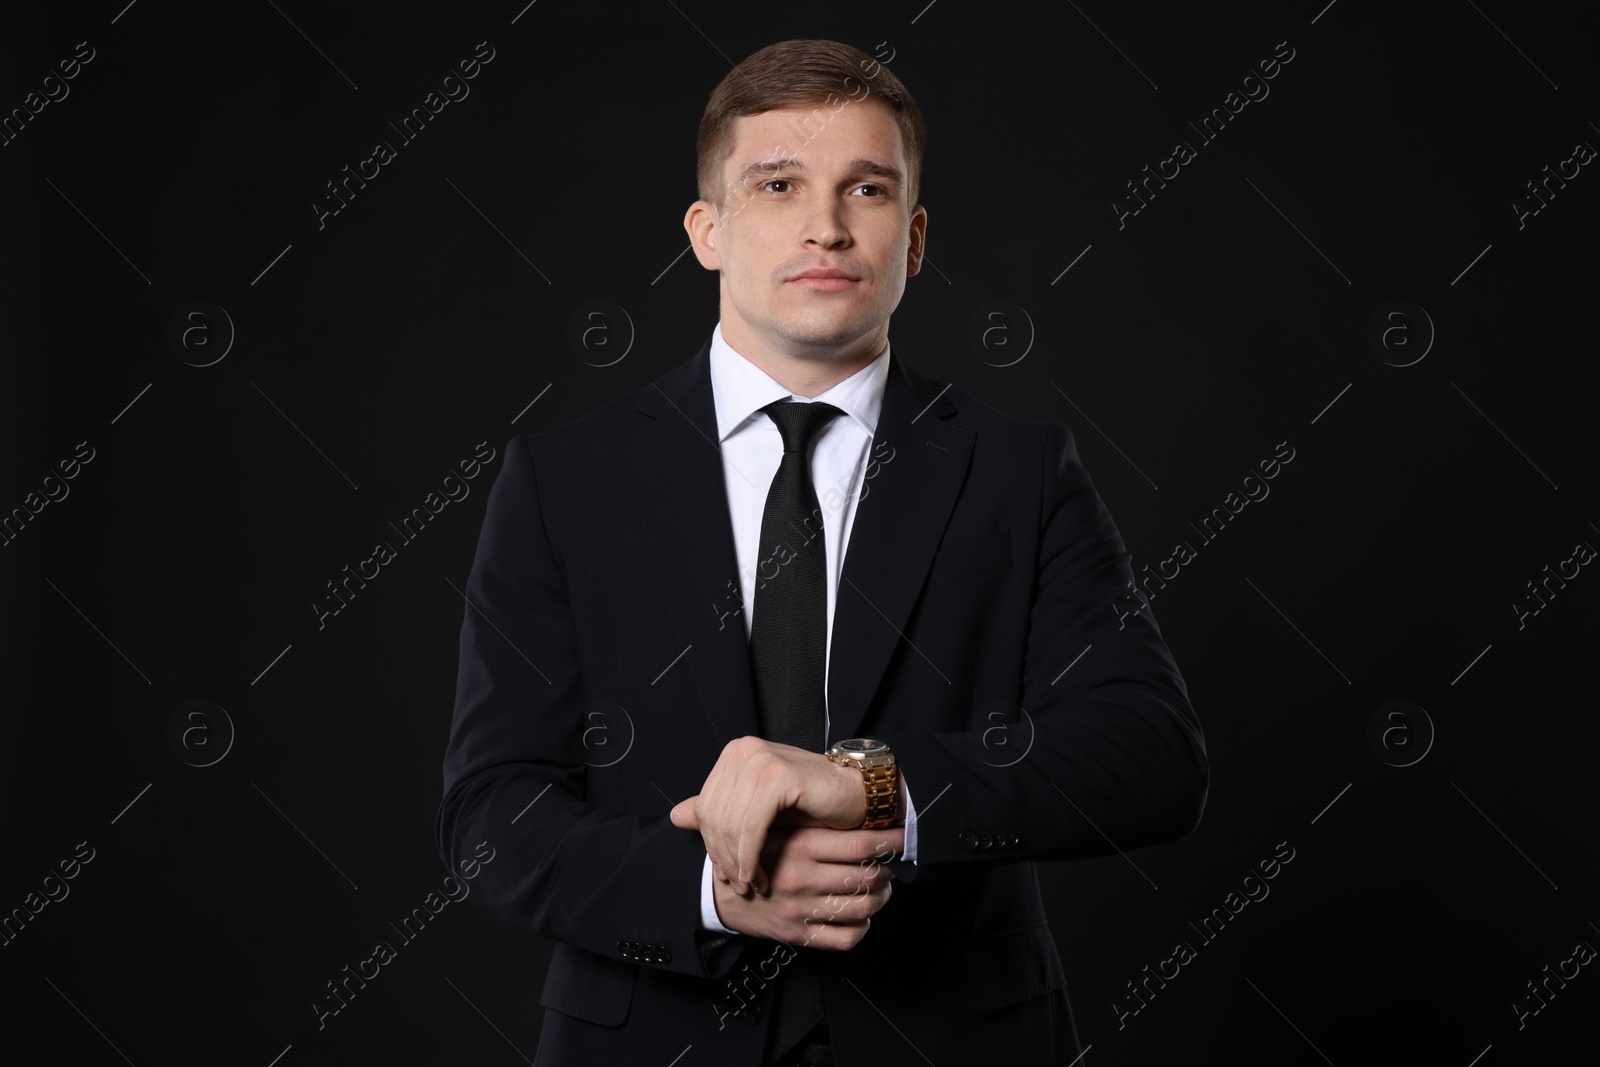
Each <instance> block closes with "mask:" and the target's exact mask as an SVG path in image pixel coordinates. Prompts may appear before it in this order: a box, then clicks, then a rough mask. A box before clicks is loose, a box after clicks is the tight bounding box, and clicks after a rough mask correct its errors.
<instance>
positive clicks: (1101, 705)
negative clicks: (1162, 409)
mask: <svg viewBox="0 0 1600 1067" xmlns="http://www.w3.org/2000/svg"><path fill="white" fill-rule="evenodd" d="M1042 460H1043V461H1042V468H1043V469H1042V472H1041V477H1042V483H1043V488H1042V509H1041V516H1040V522H1041V530H1040V542H1039V543H1040V548H1039V558H1038V560H1037V561H1036V562H1035V570H1036V585H1035V594H1034V602H1033V605H1032V608H1031V611H1030V616H1029V627H1028V640H1027V649H1026V654H1025V660H1024V663H1023V683H1022V685H1023V695H1022V699H1021V705H1022V711H1023V712H1025V713H1026V714H1025V715H1023V716H1022V717H1021V718H1020V721H1018V722H1014V723H1009V724H1006V725H1005V726H1004V727H1003V729H1004V737H1003V742H1004V743H1003V745H1002V744H995V743H994V742H995V741H997V740H1002V738H1001V737H1000V736H999V735H998V734H996V732H995V731H996V729H997V728H996V727H993V726H991V727H984V728H979V729H974V730H971V731H957V732H947V733H935V732H902V733H886V734H884V735H883V740H884V741H886V742H888V743H889V745H890V746H891V747H892V748H893V749H894V752H895V755H896V758H897V759H898V760H899V761H900V762H901V763H902V764H903V765H904V767H905V770H906V773H907V774H908V775H909V776H911V777H912V778H913V779H914V780H915V781H916V782H917V783H918V786H917V788H918V793H919V795H921V796H928V797H932V796H934V795H935V794H939V793H940V791H941V790H943V789H945V787H946V783H949V790H948V793H947V794H945V795H942V796H941V799H940V800H939V802H938V806H937V807H933V808H932V809H931V810H930V811H929V813H928V814H927V815H926V816H922V817H919V819H918V828H917V848H918V854H917V862H916V863H915V864H914V865H913V864H910V863H905V862H902V861H896V862H895V863H893V864H891V865H890V866H891V869H893V870H894V872H895V874H896V876H897V877H901V878H904V879H906V880H908V881H910V880H915V879H918V878H939V877H944V876H948V875H951V874H956V873H960V872H961V871H964V870H970V869H972V868H971V865H972V864H974V863H985V862H1004V863H1015V862H1018V861H1022V860H1045V861H1048V860H1070V859H1081V858H1089V857H1097V856H1105V855H1109V854H1111V853H1114V852H1126V851H1127V850H1129V849H1134V848H1139V847H1141V846H1144V845H1152V844H1160V843H1163V842H1167V841H1172V840H1176V839H1178V838H1180V837H1183V836H1184V835H1186V834H1188V833H1189V832H1190V831H1192V830H1193V829H1194V827H1195V826H1196V825H1197V824H1198V822H1199V819H1200V813H1201V811H1202V809H1203V808H1204V806H1205V798H1206V791H1207V787H1208V784H1209V774H1210V770H1209V764H1208V762H1207V759H1206V750H1205V738H1204V735H1203V733H1202V731H1201V728H1200V723H1199V720H1198V719H1197V718H1196V716H1195V713H1194V710H1193V709H1192V708H1191V707H1190V704H1189V696H1188V690H1187V688H1186V687H1185V685H1184V681H1183V678H1182V676H1181V675H1180V674H1179V673H1178V667H1177V664H1176V663H1175V662H1174V661H1173V658H1172V654H1171V652H1170V651H1168V649H1167V646H1166V642H1165V641H1164V640H1163V639H1162V637H1161V633H1160V630H1159V629H1157V627H1156V623H1155V618H1154V616H1153V615H1152V612H1151V609H1150V606H1149V603H1148V601H1146V600H1145V599H1144V598H1143V596H1142V595H1140V594H1139V592H1138V591H1137V589H1136V587H1135V586H1134V584H1133V581H1134V576H1133V571H1132V567H1131V563H1130V555H1129V553H1128V551H1127V550H1126V548H1125V547H1124V545H1123V542H1122V537H1121V535H1120V534H1119V533H1118V531H1117V527H1116V524H1115V523H1114V522H1113V521H1112V519H1111V514H1110V512H1109V511H1108V510H1107V509H1106V506H1105V504H1104V502H1103V501H1102V500H1101V499H1100V496H1099V494H1098V493H1097V492H1096V491H1095V488H1094V484H1093V482H1092V481H1091V480H1090V478H1089V473H1088V471H1086V470H1085V469H1084V466H1083V464H1082V462H1081V461H1080V459H1079V457H1078V451H1077V447H1076V445H1075V443H1074V441H1073V437H1072V432H1071V430H1069V429H1068V428H1067V427H1066V426H1065V425H1064V424H1061V423H1052V424H1050V425H1049V426H1048V430H1047V433H1046V434H1045V449H1044V455H1043V457H1042ZM1022 753H1025V754H1022Z"/></svg>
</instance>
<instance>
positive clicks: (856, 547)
mask: <svg viewBox="0 0 1600 1067" xmlns="http://www.w3.org/2000/svg"><path fill="white" fill-rule="evenodd" d="M942 388H944V387H939V386H938V385H937V383H935V382H933V381H932V380H931V379H929V378H926V377H924V376H923V375H921V374H919V373H917V372H916V371H914V370H912V369H911V368H910V367H908V366H907V365H906V364H905V363H904V362H903V361H902V360H901V358H900V356H899V354H898V353H897V352H891V353H890V354H889V377H888V381H887V382H886V383H885V385H884V394H883V407H882V409H881V410H880V411H879V413H878V428H877V432H876V433H874V434H873V436H872V450H871V452H870V453H869V457H870V458H869V468H868V469H869V471H871V470H872V468H871V466H870V463H871V462H872V461H873V460H876V461H877V463H878V468H877V473H876V476H875V477H873V478H872V480H871V481H869V482H866V483H864V488H863V489H862V492H864V493H865V496H864V498H863V499H861V500H860V501H859V502H858V503H857V504H856V515H855V520H854V522H853V523H852V525H851V528H850V542H849V544H847V545H846V546H845V553H844V570H843V572H842V573H841V574H840V577H839V593H838V599H837V600H836V601H835V602H834V608H833V634H832V637H831V643H830V646H829V647H830V649H831V651H830V653H829V664H828V717H829V730H828V740H829V742H830V743H831V742H834V741H842V740H845V739H846V738H851V737H855V736H856V735H857V733H858V731H859V730H860V727H861V721H862V719H863V718H864V717H865V715H866V713H867V708H868V707H869V705H870V704H871V703H872V699H873V697H874V696H875V695H876V693H877V691H878V684H879V682H880V681H882V679H883V673H884V671H885V670H886V669H887V668H888V665H889V657H890V656H891V654H893V652H894V650H895V648H896V646H897V645H899V644H900V643H901V642H902V641H903V640H904V638H903V636H902V635H903V633H904V631H905V626H906V620H907V619H908V618H909V617H910V615H911V608H912V606H913V605H914V604H915V603H916V600H917V594H918V592H919V591H920V590H921V589H922V582H923V579H924V578H926V577H927V574H928V568H929V566H930V565H931V564H932V563H933V555H934V552H935V550H936V549H937V548H938V546H939V541H940V539H941V538H942V537H943V536H944V528H945V524H946V523H947V522H948V521H949V518H950V510H951V509H952V508H953V507H954V506H955V502H956V497H957V495H958V494H959V492H960V489H961V483H962V481H963V480H964V479H965V477H966V472H967V462H968V460H969V459H970V458H971V456H972V434H971V433H969V432H968V431H966V430H964V429H962V428H960V427H959V426H956V425H953V424H952V423H950V422H947V421H945V420H947V419H949V418H950V416H952V415H954V414H955V413H956V406H955V404H954V403H953V402H952V401H951V399H950V397H949V396H948V395H947V394H945V393H943V392H942ZM907 654H908V655H911V656H914V657H916V658H917V659H918V660H919V661H920V660H922V655H921V653H920V652H918V651H916V650H915V649H911V650H910V651H908V653H907ZM924 662H925V661H924ZM928 669H929V670H939V668H938V666H936V665H933V664H929V665H928ZM941 673H943V672H941ZM947 680H948V679H947Z"/></svg>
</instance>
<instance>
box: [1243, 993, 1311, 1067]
mask: <svg viewBox="0 0 1600 1067" xmlns="http://www.w3.org/2000/svg"><path fill="white" fill-rule="evenodd" d="M1239 977H1240V978H1244V975H1242V974H1241V975H1240V976H1239ZM1244 980H1245V981H1246V982H1250V979H1248V978H1244ZM1250 988H1251V989H1255V991H1256V992H1257V993H1260V994H1261V999H1262V1000H1264V1001H1266V1002H1267V1003H1268V1004H1271V1005H1272V1010H1273V1011H1275V1012H1277V1013H1278V1014H1279V1015H1282V1016H1283V1021H1284V1022H1286V1023H1288V1024H1289V1025H1290V1026H1294V1020H1292V1019H1290V1018H1289V1017H1288V1016H1287V1015H1284V1014H1283V1012H1282V1010H1280V1009H1279V1007H1278V1006H1277V1005H1276V1004H1273V1003H1272V998H1270V997H1268V996H1267V995H1266V994H1265V993H1262V992H1261V990H1260V989H1258V988H1256V984H1255V983H1254V982H1250ZM1294 1032H1295V1033H1297V1034H1299V1035H1300V1036H1301V1037H1305V1041H1306V1044H1308V1045H1310V1046H1311V1047H1312V1048H1314V1049H1316V1051H1317V1055H1318V1056H1322V1050H1321V1049H1320V1048H1317V1046H1316V1044H1315V1043H1314V1042H1313V1041H1312V1040H1311V1039H1310V1038H1309V1037H1306V1034H1305V1031H1304V1030H1302V1029H1300V1028H1299V1027H1298V1026H1294ZM1322 1058H1323V1059H1324V1060H1325V1061H1326V1062H1327V1064H1328V1067H1333V1061H1332V1060H1330V1059H1328V1057H1326V1056H1322Z"/></svg>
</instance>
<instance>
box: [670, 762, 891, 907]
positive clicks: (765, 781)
mask: <svg viewBox="0 0 1600 1067" xmlns="http://www.w3.org/2000/svg"><path fill="white" fill-rule="evenodd" d="M671 818H672V825H674V826H677V827H679V828H681V829H684V830H699V831H700V836H701V838H702V839H703V840H704V841H705V844H706V854H707V855H708V856H710V857H711V862H712V863H713V864H714V865H715V866H716V867H717V869H718V871H719V873H720V874H722V875H723V876H725V877H726V878H727V879H728V881H730V882H731V883H732V884H733V888H734V889H735V891H737V892H739V893H741V894H742V893H744V892H746V891H747V890H748V889H750V888H751V887H752V886H753V887H755V889H756V891H757V892H762V893H764V892H766V887H767V880H766V874H765V872H763V871H762V870H761V864H760V858H761V848H762V845H764V844H765V843H766V838H767V830H768V829H769V828H770V827H771V826H772V825H773V824H774V823H775V822H781V823H783V824H785V825H800V826H808V825H809V826H826V827H829V828H831V829H834V830H854V829H857V828H858V827H860V826H861V824H862V823H864V822H865V821H866V818H867V794H866V789H865V788H864V787H863V785H862V780H861V772H860V771H858V770H856V769H855V768H853V767H841V766H840V765H838V764H836V763H834V762H833V761H832V760H830V759H828V757H827V756H824V755H822V754H821V753H817V752H807V751H805V750H804V749H799V748H795V747H794V746H793V745H780V744H777V743H775V742H772V741H768V740H766V739H765V738H761V737H755V736H753V735H752V736H749V737H740V738H736V739H734V740H732V741H729V742H728V743H727V745H725V746H723V749H722V755H721V756H720V757H718V759H717V763H716V766H714V767H712V768H711V773H710V774H709V775H707V776H706V781H705V784H704V785H703V786H701V787H700V793H699V794H698V795H696V796H692V797H690V798H689V799H688V800H685V801H683V802H682V803H680V804H677V805H675V806H674V807H673V809H672V812H671ZM733 872H737V874H734V873H733Z"/></svg>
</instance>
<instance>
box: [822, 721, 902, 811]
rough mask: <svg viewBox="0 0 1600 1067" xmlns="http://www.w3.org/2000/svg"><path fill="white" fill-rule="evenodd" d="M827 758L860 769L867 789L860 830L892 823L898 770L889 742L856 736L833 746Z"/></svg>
mask: <svg viewBox="0 0 1600 1067" xmlns="http://www.w3.org/2000/svg"><path fill="white" fill-rule="evenodd" d="M828 758H829V759H830V760H832V761H833V762H834V763H837V764H839V766H841V767H854V768H856V769H857V770H859V771H860V772H861V779H862V783H863V784H864V785H865V786H866V789H867V818H866V821H865V822H863V823H862V824H861V828H862V829H865V830H877V829H881V828H882V827H885V826H888V825H889V824H890V823H892V822H894V819H895V815H896V813H897V809H898V808H899V804H900V770H899V768H897V767H896V766H895V763H894V752H893V751H892V750H890V748H889V746H888V745H886V744H884V743H883V742H882V741H875V740H873V739H872V738H870V737H856V738H852V739H851V740H849V741H840V742H838V743H837V744H835V745H833V746H832V747H831V748H829V749H828Z"/></svg>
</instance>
